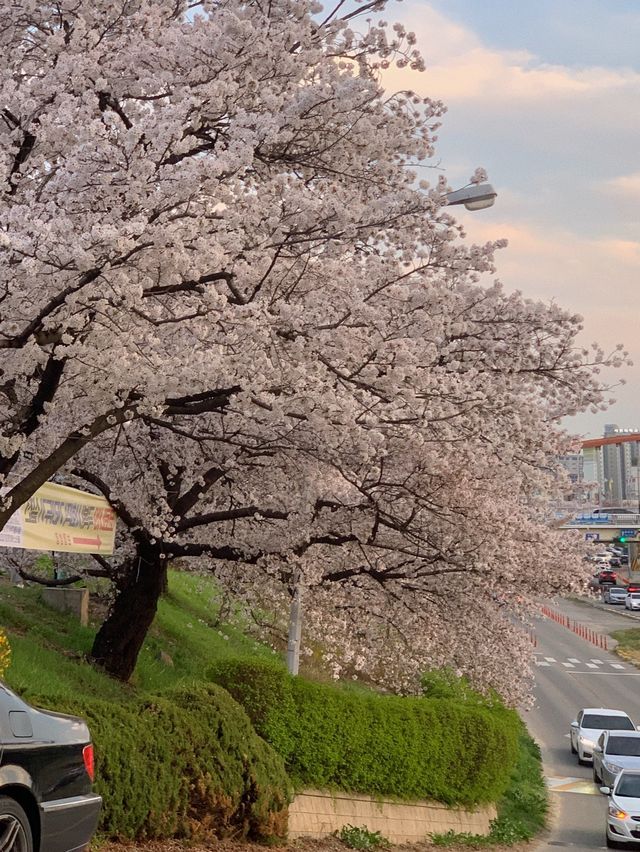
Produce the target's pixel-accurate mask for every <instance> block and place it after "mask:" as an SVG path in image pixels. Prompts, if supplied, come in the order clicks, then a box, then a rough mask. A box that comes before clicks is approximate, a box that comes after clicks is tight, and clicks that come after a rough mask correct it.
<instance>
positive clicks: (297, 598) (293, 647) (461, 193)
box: [287, 183, 498, 675]
mask: <svg viewBox="0 0 640 852" xmlns="http://www.w3.org/2000/svg"><path fill="white" fill-rule="evenodd" d="M497 195H498V193H497V192H496V191H495V189H494V188H493V187H492V186H491V184H490V183H472V184H469V186H465V187H463V188H462V189H456V190H455V191H454V192H447V193H446V195H445V196H444V199H445V202H446V205H447V207H449V206H452V205H455V204H464V206H465V207H466V208H467V210H484V209H485V208H486V207H492V206H493V203H494V201H495V200H496V197H497ZM292 591H293V594H292V597H291V605H290V609H289V636H288V641H287V670H288V671H289V673H290V674H293V675H297V674H298V668H299V665H300V644H301V638H302V617H303V603H302V586H301V584H300V582H299V581H298V580H297V579H294V583H293V590H292Z"/></svg>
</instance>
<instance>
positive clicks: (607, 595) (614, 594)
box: [602, 586, 628, 604]
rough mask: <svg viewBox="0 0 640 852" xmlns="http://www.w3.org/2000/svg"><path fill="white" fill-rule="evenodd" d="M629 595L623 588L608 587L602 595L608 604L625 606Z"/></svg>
mask: <svg viewBox="0 0 640 852" xmlns="http://www.w3.org/2000/svg"><path fill="white" fill-rule="evenodd" d="M627 594H628V592H627V590H626V589H624V588H623V587H622V586H607V587H606V589H605V590H604V592H603V594H602V600H603V601H604V602H605V603H608V604H623V603H624V602H625V600H626V599H627Z"/></svg>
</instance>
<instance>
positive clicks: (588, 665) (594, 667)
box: [585, 663, 598, 669]
mask: <svg viewBox="0 0 640 852" xmlns="http://www.w3.org/2000/svg"><path fill="white" fill-rule="evenodd" d="M585 666H586V667H587V668H588V669H597V668H598V667H597V666H596V664H595V663H585Z"/></svg>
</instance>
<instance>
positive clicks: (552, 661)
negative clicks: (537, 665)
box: [545, 657, 555, 663]
mask: <svg viewBox="0 0 640 852" xmlns="http://www.w3.org/2000/svg"><path fill="white" fill-rule="evenodd" d="M545 660H546V661H547V662H548V663H555V658H554V657H545Z"/></svg>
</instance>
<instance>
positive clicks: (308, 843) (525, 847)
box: [96, 837, 533, 852]
mask: <svg viewBox="0 0 640 852" xmlns="http://www.w3.org/2000/svg"><path fill="white" fill-rule="evenodd" d="M390 848H391V849H392V850H393V852H431V850H433V849H442V847H441V846H434V845H433V844H432V843H414V844H411V845H404V846H392V847H390ZM474 848H477V849H479V848H483V849H487V848H489V849H490V850H491V852H531V850H532V848H533V847H532V845H531V844H529V843H520V844H518V845H517V846H491V847H486V846H483V847H473V846H467V845H465V846H447V847H446V849H448V850H449V852H469V850H470V849H474ZM96 852H98V850H96ZM99 852H349V847H348V846H345V844H344V843H342V842H341V841H340V840H338V839H337V838H335V837H327V838H325V839H324V840H297V841H295V842H293V843H291V844H289V846H269V847H267V846H259V845H258V844H256V843H234V842H232V841H228V840H219V841H213V842H210V843H205V844H204V845H202V844H196V845H192V844H191V843H190V842H188V841H180V840H163V841H159V842H154V843H132V844H121V843H108V844H106V845H101V846H100V847H99Z"/></svg>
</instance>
